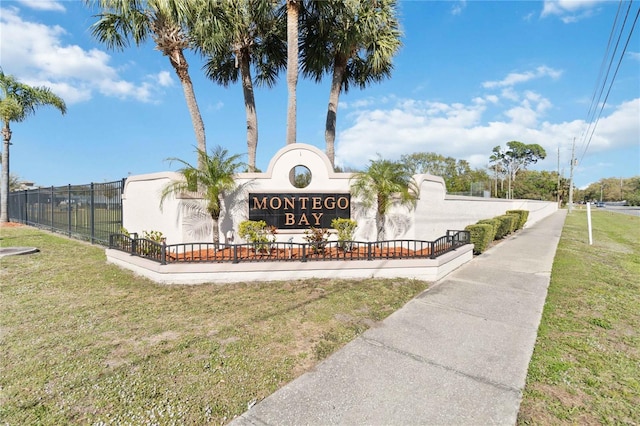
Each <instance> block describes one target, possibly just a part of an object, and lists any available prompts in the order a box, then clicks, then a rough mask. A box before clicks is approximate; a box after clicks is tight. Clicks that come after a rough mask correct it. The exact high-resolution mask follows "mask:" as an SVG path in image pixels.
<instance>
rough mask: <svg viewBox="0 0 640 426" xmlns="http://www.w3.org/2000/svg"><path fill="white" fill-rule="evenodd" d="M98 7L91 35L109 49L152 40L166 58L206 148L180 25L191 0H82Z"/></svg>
mask: <svg viewBox="0 0 640 426" xmlns="http://www.w3.org/2000/svg"><path fill="white" fill-rule="evenodd" d="M85 2H86V3H88V4H90V5H95V6H97V7H99V8H100V10H101V12H100V13H99V14H98V15H97V17H98V21H97V22H96V23H94V24H93V25H92V27H91V28H92V34H93V36H94V37H95V38H96V39H98V41H100V42H101V43H104V44H106V45H107V47H109V48H110V49H119V50H123V49H124V48H126V47H128V46H129V43H130V41H131V40H133V42H134V43H135V44H136V45H140V44H142V43H144V42H145V41H146V40H147V39H148V38H151V39H153V41H154V43H155V45H156V49H157V50H159V51H161V52H162V54H163V55H165V56H167V57H168V58H169V62H170V63H171V66H172V67H173V69H174V70H175V72H176V75H177V76H178V79H179V80H180V83H181V84H182V89H183V92H184V97H185V100H186V102H187V108H188V109H189V114H190V115H191V123H192V125H193V130H194V132H195V137H196V142H197V145H198V149H199V150H201V151H205V152H206V150H207V142H206V136H205V131H204V122H203V121H202V115H201V114H200V108H199V107H198V102H197V101H196V94H195V91H194V89H193V82H192V81H191V77H190V75H189V64H188V63H187V60H186V58H185V56H184V50H185V49H187V48H188V47H189V39H188V37H187V34H186V33H185V31H184V29H183V25H182V23H181V22H182V21H181V19H182V16H184V14H185V13H186V11H188V9H189V7H190V5H192V4H193V3H192V2H190V1H189V0H85Z"/></svg>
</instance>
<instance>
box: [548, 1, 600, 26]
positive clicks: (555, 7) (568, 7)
mask: <svg viewBox="0 0 640 426" xmlns="http://www.w3.org/2000/svg"><path fill="white" fill-rule="evenodd" d="M605 1H607V0H545V2H544V7H543V8H542V13H541V16H542V17H547V16H550V15H554V16H558V17H560V19H561V20H562V22H564V23H565V24H570V23H575V22H578V21H580V20H582V19H586V18H589V17H591V16H593V14H594V12H595V10H596V9H597V6H598V4H599V3H603V2H605Z"/></svg>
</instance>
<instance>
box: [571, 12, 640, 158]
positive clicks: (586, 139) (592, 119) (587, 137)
mask: <svg viewBox="0 0 640 426" xmlns="http://www.w3.org/2000/svg"><path fill="white" fill-rule="evenodd" d="M632 4H633V0H631V1H630V2H629V6H628V7H627V11H626V14H625V17H624V21H623V23H622V26H621V28H620V32H619V34H618V37H617V40H616V44H615V47H614V50H613V53H612V55H611V59H610V60H609V66H608V67H607V72H606V75H605V78H604V80H602V84H601V85H600V84H598V83H597V84H596V90H595V91H594V96H593V98H592V103H591V106H590V107H589V112H588V113H587V122H588V123H589V124H588V126H587V129H586V131H585V132H584V133H583V135H582V146H584V150H583V152H582V155H581V157H580V163H582V160H583V158H584V156H585V155H586V153H587V151H588V149H589V146H590V144H591V140H592V139H593V134H594V133H595V130H596V127H597V125H598V122H599V120H600V117H601V116H602V112H603V110H604V107H605V105H606V103H607V100H608V99H609V94H610V93H611V89H612V87H613V83H614V82H615V79H616V77H617V75H618V71H619V69H620V65H621V63H622V59H623V58H624V55H625V53H626V51H627V47H628V46H629V42H630V41H631V36H632V34H633V31H634V29H635V26H636V24H637V22H638V16H639V15H640V8H638V10H637V12H636V16H635V19H634V21H633V24H632V26H631V29H630V30H629V34H628V36H627V40H626V43H625V45H624V48H623V50H622V53H621V54H620V57H619V58H618V63H617V65H616V68H615V71H614V74H613V77H612V78H611V81H610V82H609V87H608V89H607V92H606V95H605V98H604V101H602V103H601V102H600V100H601V99H602V94H603V93H604V89H605V86H606V85H607V80H608V78H609V74H610V71H611V67H612V66H613V63H614V60H615V55H616V53H617V51H618V47H619V44H620V40H621V39H622V36H623V33H624V29H625V26H626V24H627V19H628V17H629V12H630V10H631V6H632ZM621 5H622V0H621V2H620V6H621ZM620 6H619V7H618V12H617V13H616V19H615V20H614V24H613V27H612V30H611V34H610V36H609V43H608V45H607V51H606V52H605V57H604V59H603V65H604V63H605V62H606V57H607V56H608V52H609V50H610V47H611V40H612V35H613V33H614V32H615V27H616V23H617V22H618V16H619V13H620ZM602 72H603V68H602V67H601V69H600V75H599V77H598V78H599V79H600V78H601V77H602ZM599 86H601V87H600V90H599V94H598V98H597V101H595V98H596V96H595V94H596V92H598V89H597V88H598V87H599ZM598 104H600V110H599V111H598V114H597V116H596V115H595V114H596V111H597V105H598ZM592 113H593V114H592ZM589 130H591V132H589ZM572 161H573V159H572Z"/></svg>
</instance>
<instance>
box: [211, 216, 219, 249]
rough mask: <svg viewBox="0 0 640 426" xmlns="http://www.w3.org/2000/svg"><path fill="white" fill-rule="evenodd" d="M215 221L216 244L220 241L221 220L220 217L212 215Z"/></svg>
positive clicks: (214, 240) (214, 237)
mask: <svg viewBox="0 0 640 426" xmlns="http://www.w3.org/2000/svg"><path fill="white" fill-rule="evenodd" d="M211 219H212V221H213V242H214V243H216V244H219V243H220V223H219V222H220V220H219V218H214V217H211Z"/></svg>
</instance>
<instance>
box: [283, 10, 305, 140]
mask: <svg viewBox="0 0 640 426" xmlns="http://www.w3.org/2000/svg"><path fill="white" fill-rule="evenodd" d="M285 2H286V10H287V91H288V92H289V97H288V101H287V145H289V144H292V143H296V141H297V130H296V129H297V127H296V121H297V102H298V101H297V86H298V21H299V19H300V10H301V8H302V0H285Z"/></svg>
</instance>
